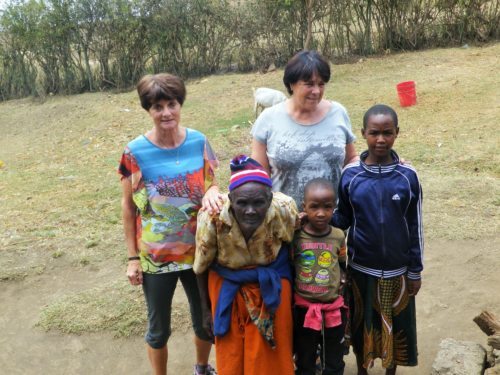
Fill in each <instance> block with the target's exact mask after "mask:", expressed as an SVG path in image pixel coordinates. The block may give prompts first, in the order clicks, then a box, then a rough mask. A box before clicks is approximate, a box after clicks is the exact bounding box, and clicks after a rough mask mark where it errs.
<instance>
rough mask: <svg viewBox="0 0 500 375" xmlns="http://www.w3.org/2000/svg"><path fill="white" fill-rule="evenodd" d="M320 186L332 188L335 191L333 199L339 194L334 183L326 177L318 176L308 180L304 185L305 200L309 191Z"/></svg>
mask: <svg viewBox="0 0 500 375" xmlns="http://www.w3.org/2000/svg"><path fill="white" fill-rule="evenodd" d="M318 187H322V188H325V189H328V190H331V191H332V192H333V200H336V199H337V194H336V192H335V190H336V189H335V187H334V186H333V183H332V182H331V181H330V180H327V179H326V178H324V177H316V178H313V179H312V180H309V181H308V182H307V184H306V186H305V187H304V201H305V200H306V195H307V193H308V192H309V191H310V190H312V189H314V188H318Z"/></svg>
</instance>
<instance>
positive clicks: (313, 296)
mask: <svg viewBox="0 0 500 375" xmlns="http://www.w3.org/2000/svg"><path fill="white" fill-rule="evenodd" d="M293 254H294V264H295V292H296V293H297V294H298V295H300V296H301V297H302V298H305V299H306V300H308V301H311V302H325V303H328V302H332V301H333V300H335V298H337V297H338V293H339V287H340V265H339V262H345V259H346V247H345V236H344V233H343V232H342V231H341V230H340V229H338V228H333V227H332V228H331V231H330V233H329V234H327V235H324V236H319V237H318V236H314V235H310V234H308V233H307V232H305V231H304V230H301V231H300V232H298V233H297V234H296V235H295V239H294V243H293Z"/></svg>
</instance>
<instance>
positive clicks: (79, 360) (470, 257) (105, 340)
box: [0, 238, 500, 375]
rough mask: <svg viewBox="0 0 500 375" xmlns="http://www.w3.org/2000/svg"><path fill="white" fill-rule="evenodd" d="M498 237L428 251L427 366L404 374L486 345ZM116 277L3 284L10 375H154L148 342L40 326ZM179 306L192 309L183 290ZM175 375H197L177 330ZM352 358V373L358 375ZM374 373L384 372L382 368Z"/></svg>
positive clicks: (3, 348) (5, 366) (47, 277)
mask: <svg viewBox="0 0 500 375" xmlns="http://www.w3.org/2000/svg"><path fill="white" fill-rule="evenodd" d="M499 242H500V241H498V239H494V238H492V239H487V240H482V241H453V242H452V241H442V240H440V241H432V242H431V243H428V244H427V248H426V271H425V274H424V282H423V288H422V290H421V292H420V294H419V296H418V299H417V313H418V320H417V324H418V332H419V350H420V366H419V367H417V368H413V369H401V371H400V372H399V373H401V374H429V373H430V368H431V365H432V361H433V360H434V357H435V354H436V352H437V349H438V347H439V342H440V341H441V339H443V338H445V337H453V338H455V339H458V340H472V341H476V342H479V343H482V344H484V343H485V336H484V335H483V334H482V333H481V332H480V331H479V329H478V328H477V327H476V326H475V324H474V323H473V322H472V318H473V317H474V316H475V315H477V314H478V313H479V312H480V311H481V310H482V309H491V310H492V311H494V312H496V313H497V314H499V315H500V293H498V285H500V273H499V272H495V270H498V265H499V263H500V261H499V260H498V254H499V253H500V247H499ZM110 277H112V275H111V274H110V273H109V272H107V273H101V272H100V271H97V270H95V271H92V270H79V271H78V272H75V269H74V268H70V267H68V268H66V269H65V268H62V269H59V270H58V271H57V273H49V272H46V273H45V274H43V275H40V276H32V277H29V278H27V279H25V280H23V281H17V282H13V281H10V282H2V283H1V284H0V301H1V302H0V332H2V334H1V335H0V373H4V374H23V375H29V374H49V373H50V374H135V375H137V374H149V365H148V362H147V358H146V352H145V350H144V342H143V339H142V337H134V338H130V339H115V338H113V337H112V336H111V335H108V334H89V335H81V336H76V335H63V334H59V333H52V332H51V333H45V332H43V331H41V330H40V329H38V328H36V327H34V325H35V323H36V321H37V320H38V316H39V313H40V309H41V308H42V307H43V306H44V305H45V304H48V303H50V302H51V301H53V300H55V299H57V298H59V297H61V296H62V295H65V294H67V293H68V292H71V291H76V290H79V289H83V288H85V289H87V288H90V287H92V286H95V285H98V284H99V282H100V281H103V280H109V278H110ZM176 302H177V303H185V301H184V298H183V293H182V291H181V292H180V293H177V294H176ZM169 348H170V355H169V357H170V360H169V373H170V374H175V375H177V374H179V375H184V374H186V375H189V374H190V373H191V367H192V364H193V362H194V351H193V346H192V344H191V334H184V333H182V332H174V334H173V336H172V338H171V341H170V343H169ZM354 367H355V366H354V360H353V356H352V355H350V356H349V357H348V358H347V367H346V371H345V374H346V375H354V374H355V370H354ZM370 374H375V375H378V374H383V372H382V371H381V369H380V364H379V363H377V364H376V366H375V368H374V369H373V370H372V371H370Z"/></svg>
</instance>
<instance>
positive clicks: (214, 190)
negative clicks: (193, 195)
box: [200, 185, 224, 215]
mask: <svg viewBox="0 0 500 375" xmlns="http://www.w3.org/2000/svg"><path fill="white" fill-rule="evenodd" d="M223 205H224V199H223V197H222V194H220V193H219V187H218V186H217V185H212V186H210V188H209V189H208V190H207V191H206V193H205V195H204V196H203V199H202V200H201V208H200V211H207V212H208V213H209V214H210V215H212V214H218V213H219V212H220V211H221V210H222V206H223Z"/></svg>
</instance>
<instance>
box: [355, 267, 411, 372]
mask: <svg viewBox="0 0 500 375" xmlns="http://www.w3.org/2000/svg"><path fill="white" fill-rule="evenodd" d="M349 274H350V280H351V288H350V296H349V309H350V334H351V343H352V347H353V350H354V353H355V354H356V357H357V358H358V360H359V361H362V364H363V366H364V367H365V368H369V367H371V366H373V361H374V359H376V358H380V359H381V360H382V367H384V368H393V367H394V366H395V365H397V366H416V365H417V355H418V351H417V329H416V314H415V297H410V296H409V295H408V287H407V281H406V276H405V275H402V276H398V277H394V278H391V279H380V278H377V277H374V276H370V275H367V274H364V273H362V272H359V271H356V270H353V269H352V268H350V269H349Z"/></svg>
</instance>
